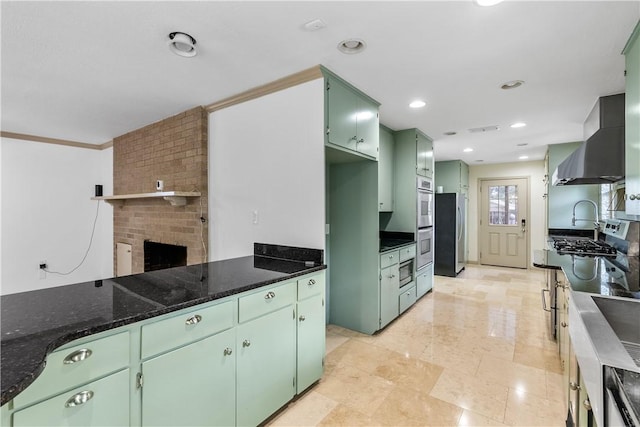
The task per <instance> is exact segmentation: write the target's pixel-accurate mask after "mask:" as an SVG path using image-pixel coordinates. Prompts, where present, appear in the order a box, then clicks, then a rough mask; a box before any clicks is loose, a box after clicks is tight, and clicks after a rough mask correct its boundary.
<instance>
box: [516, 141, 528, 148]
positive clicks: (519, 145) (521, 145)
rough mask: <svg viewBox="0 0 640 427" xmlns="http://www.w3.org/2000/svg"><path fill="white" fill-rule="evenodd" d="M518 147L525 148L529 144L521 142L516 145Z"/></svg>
mask: <svg viewBox="0 0 640 427" xmlns="http://www.w3.org/2000/svg"><path fill="white" fill-rule="evenodd" d="M516 145H517V146H518V147H524V146H525V145H529V143H528V142H521V143H520V144H516Z"/></svg>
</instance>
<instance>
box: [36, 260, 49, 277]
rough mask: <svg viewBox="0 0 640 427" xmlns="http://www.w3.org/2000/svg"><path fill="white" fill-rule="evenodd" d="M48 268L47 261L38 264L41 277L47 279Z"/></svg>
mask: <svg viewBox="0 0 640 427" xmlns="http://www.w3.org/2000/svg"><path fill="white" fill-rule="evenodd" d="M46 268H47V261H46V260H44V261H40V263H39V264H38V271H39V274H40V279H41V280H42V279H46V278H47V272H46V271H45V270H46Z"/></svg>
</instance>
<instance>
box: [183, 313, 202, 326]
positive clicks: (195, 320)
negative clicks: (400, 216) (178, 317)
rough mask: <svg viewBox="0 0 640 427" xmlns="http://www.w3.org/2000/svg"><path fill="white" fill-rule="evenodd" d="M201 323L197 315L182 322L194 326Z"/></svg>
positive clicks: (200, 318)
mask: <svg viewBox="0 0 640 427" xmlns="http://www.w3.org/2000/svg"><path fill="white" fill-rule="evenodd" d="M200 322H202V316H200V315H199V314H196V315H195V316H191V317H189V318H188V319H187V320H185V321H184V324H185V325H195V324H197V323H200Z"/></svg>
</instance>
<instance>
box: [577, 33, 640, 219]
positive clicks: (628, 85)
mask: <svg viewBox="0 0 640 427" xmlns="http://www.w3.org/2000/svg"><path fill="white" fill-rule="evenodd" d="M624 54H625V64H626V71H627V74H626V77H625V186H626V188H625V193H626V194H627V196H628V198H627V200H626V203H625V212H626V213H627V214H628V215H640V22H638V24H637V25H636V28H635V30H634V31H633V33H632V35H631V37H630V38H629V41H628V42H627V45H626V46H625V48H624ZM632 196H633V199H632V198H631V197H632ZM583 218H584V217H583Z"/></svg>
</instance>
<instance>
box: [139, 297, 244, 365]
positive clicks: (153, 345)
mask: <svg viewBox="0 0 640 427" xmlns="http://www.w3.org/2000/svg"><path fill="white" fill-rule="evenodd" d="M232 326H233V301H228V302H225V303H222V304H217V305H214V306H210V307H206V308H200V309H197V308H196V309H195V310H194V309H191V310H189V311H185V312H182V313H180V314H178V315H177V316H174V317H170V318H168V319H164V320H160V321H159V322H155V323H151V324H149V325H144V326H143V327H142V350H141V355H142V358H143V359H145V358H147V357H150V356H153V355H155V354H158V353H161V352H163V351H167V350H171V349H172V348H176V347H180V346H182V345H185V344H188V343H190V342H193V341H197V340H199V339H201V338H204V337H207V336H209V335H213V334H215V333H216V332H220V331H224V330H225V329H229V328H231V327H232Z"/></svg>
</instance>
